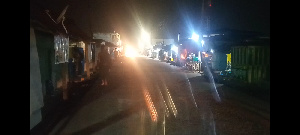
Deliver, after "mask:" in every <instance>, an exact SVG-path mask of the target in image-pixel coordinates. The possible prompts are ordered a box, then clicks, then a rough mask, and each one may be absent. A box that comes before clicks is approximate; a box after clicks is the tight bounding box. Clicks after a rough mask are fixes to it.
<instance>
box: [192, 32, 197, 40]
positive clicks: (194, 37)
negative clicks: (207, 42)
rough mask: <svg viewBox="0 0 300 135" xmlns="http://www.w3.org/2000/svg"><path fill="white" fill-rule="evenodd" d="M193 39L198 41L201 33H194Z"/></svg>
mask: <svg viewBox="0 0 300 135" xmlns="http://www.w3.org/2000/svg"><path fill="white" fill-rule="evenodd" d="M192 39H193V40H194V41H196V42H198V40H199V35H198V34H196V33H193V35H192Z"/></svg>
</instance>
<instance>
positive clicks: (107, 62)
mask: <svg viewBox="0 0 300 135" xmlns="http://www.w3.org/2000/svg"><path fill="white" fill-rule="evenodd" d="M97 66H98V70H99V73H100V77H101V79H102V84H101V85H108V77H109V72H110V68H111V58H110V55H109V53H108V49H107V47H106V46H105V45H102V46H101V51H100V52H99V53H98V63H97Z"/></svg>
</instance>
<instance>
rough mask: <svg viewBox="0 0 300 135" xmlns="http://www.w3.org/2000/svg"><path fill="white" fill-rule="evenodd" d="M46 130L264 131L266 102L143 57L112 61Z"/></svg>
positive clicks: (172, 134)
mask: <svg viewBox="0 0 300 135" xmlns="http://www.w3.org/2000/svg"><path fill="white" fill-rule="evenodd" d="M100 84H101V80H96V84H95V85H93V87H92V88H91V89H90V90H89V91H88V92H87V93H86V94H85V96H84V97H83V98H82V99H81V101H79V104H78V106H76V107H75V108H72V110H70V112H69V113H68V115H67V116H65V117H64V118H63V119H61V120H60V122H59V123H58V124H57V125H56V126H55V127H54V129H53V130H52V131H51V133H50V134H51V135H68V134H70V135H165V134H166V135H195V134H197V135H241V134H242V135H268V134H270V117H269V104H268V103H265V102H263V101H260V100H257V99H254V98H251V97H249V96H247V95H243V94H241V93H238V92H232V91H231V90H230V89H229V88H226V87H224V86H223V85H222V84H217V83H214V82H213V81H209V80H206V79H204V78H203V77H202V76H201V75H200V74H198V73H192V72H189V71H186V70H184V69H182V68H180V67H177V66H173V65H170V64H169V63H166V62H161V61H158V60H154V59H150V58H147V57H129V58H125V59H124V60H123V61H122V63H114V65H113V67H112V69H111V76H110V82H109V85H108V86H101V85H100Z"/></svg>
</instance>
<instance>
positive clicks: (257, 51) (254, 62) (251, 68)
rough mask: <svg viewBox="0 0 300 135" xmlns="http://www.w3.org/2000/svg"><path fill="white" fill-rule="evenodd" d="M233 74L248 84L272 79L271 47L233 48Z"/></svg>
mask: <svg viewBox="0 0 300 135" xmlns="http://www.w3.org/2000/svg"><path fill="white" fill-rule="evenodd" d="M232 74H233V76H234V77H235V78H238V79H242V80H244V81H246V82H248V83H260V82H262V81H269V79H270V47H269V46H235V47H232Z"/></svg>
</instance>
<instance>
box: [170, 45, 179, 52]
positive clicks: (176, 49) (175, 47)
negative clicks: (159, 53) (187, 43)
mask: <svg viewBox="0 0 300 135" xmlns="http://www.w3.org/2000/svg"><path fill="white" fill-rule="evenodd" d="M171 50H172V51H174V52H175V53H176V54H178V47H177V46H172V48H171Z"/></svg>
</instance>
